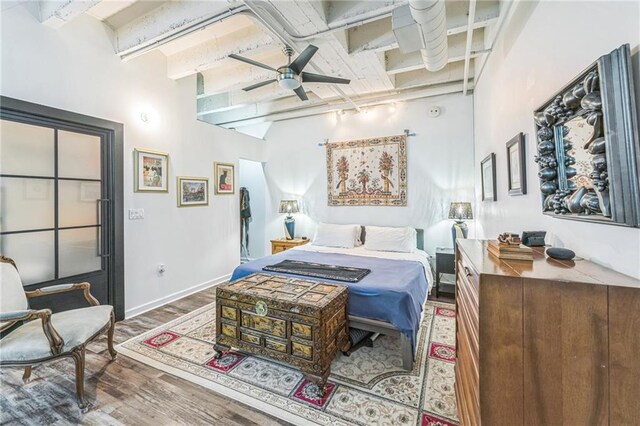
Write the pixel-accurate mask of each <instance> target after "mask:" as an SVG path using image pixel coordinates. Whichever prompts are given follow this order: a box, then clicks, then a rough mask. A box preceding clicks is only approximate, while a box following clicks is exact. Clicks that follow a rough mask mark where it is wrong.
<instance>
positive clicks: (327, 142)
mask: <svg viewBox="0 0 640 426" xmlns="http://www.w3.org/2000/svg"><path fill="white" fill-rule="evenodd" d="M402 133H404V134H405V135H406V136H407V137H408V138H409V137H411V136H415V135H416V134H415V133H411V132H410V131H409V129H404V130H403V131H402ZM328 144H329V139H325V140H324V142H322V143H318V146H326V145H328Z"/></svg>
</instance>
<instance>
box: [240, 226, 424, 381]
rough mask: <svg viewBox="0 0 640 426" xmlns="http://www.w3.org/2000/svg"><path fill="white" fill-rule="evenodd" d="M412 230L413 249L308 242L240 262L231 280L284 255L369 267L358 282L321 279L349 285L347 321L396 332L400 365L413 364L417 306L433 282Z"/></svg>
mask: <svg viewBox="0 0 640 426" xmlns="http://www.w3.org/2000/svg"><path fill="white" fill-rule="evenodd" d="M416 232H417V244H416V245H417V250H416V251H414V252H412V253H398V252H383V251H372V250H367V249H365V248H363V247H362V246H360V247H355V248H349V249H345V248H335V247H324V246H315V245H313V244H307V245H303V246H298V247H295V248H292V249H290V250H287V251H285V252H282V253H278V254H275V255H273V256H267V257H264V258H261V259H257V260H254V261H251V262H248V263H244V264H242V265H240V266H238V267H237V268H236V269H235V270H234V272H233V274H232V277H231V281H235V280H237V279H240V278H243V277H245V276H247V275H250V274H253V273H256V272H263V269H262V268H264V267H265V266H268V265H273V264H276V263H279V262H281V261H283V260H285V259H290V260H299V261H304V262H314V263H324V264H331V265H338V266H350V267H356V268H366V269H370V270H371V273H369V274H368V275H367V276H366V277H365V278H363V279H362V280H361V281H360V282H357V283H350V282H342V281H333V280H327V279H323V281H330V282H335V283H337V284H341V285H346V286H348V287H349V326H350V327H353V328H359V329H362V330H367V331H372V332H376V333H380V334H384V335H388V336H393V337H397V338H399V339H400V346H401V351H402V365H403V368H404V369H406V370H412V369H413V360H414V353H415V341H416V337H417V333H418V327H419V324H420V319H421V315H422V307H423V305H424V302H425V301H426V298H427V294H428V293H429V291H430V289H431V285H432V283H433V275H432V272H431V267H430V266H429V256H428V255H427V253H425V252H424V237H423V231H422V230H419V229H416ZM270 273H273V274H275V275H287V276H295V275H293V274H285V273H276V272H270Z"/></svg>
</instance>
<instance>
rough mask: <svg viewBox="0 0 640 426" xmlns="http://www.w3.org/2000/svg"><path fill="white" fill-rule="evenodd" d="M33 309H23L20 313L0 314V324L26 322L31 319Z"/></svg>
mask: <svg viewBox="0 0 640 426" xmlns="http://www.w3.org/2000/svg"><path fill="white" fill-rule="evenodd" d="M35 312H36V310H35V309H24V310H21V311H9V312H0V322H8V321H27V320H30V319H33V318H34V317H33V314H34V313H35Z"/></svg>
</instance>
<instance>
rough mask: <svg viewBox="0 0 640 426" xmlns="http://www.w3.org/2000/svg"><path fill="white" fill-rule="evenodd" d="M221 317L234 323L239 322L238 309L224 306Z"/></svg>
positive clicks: (221, 309)
mask: <svg viewBox="0 0 640 426" xmlns="http://www.w3.org/2000/svg"><path fill="white" fill-rule="evenodd" d="M220 315H221V316H222V318H226V319H229V320H232V321H238V311H237V309H236V308H232V307H230V306H222V307H221V308H220Z"/></svg>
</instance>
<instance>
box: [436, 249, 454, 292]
mask: <svg viewBox="0 0 640 426" xmlns="http://www.w3.org/2000/svg"><path fill="white" fill-rule="evenodd" d="M442 274H453V275H454V276H455V274H456V254H455V252H454V251H453V249H452V248H442V247H438V248H436V297H438V295H439V294H440V280H441V278H442ZM447 284H451V285H454V284H455V280H454V281H453V282H447ZM447 294H448V293H447Z"/></svg>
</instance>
